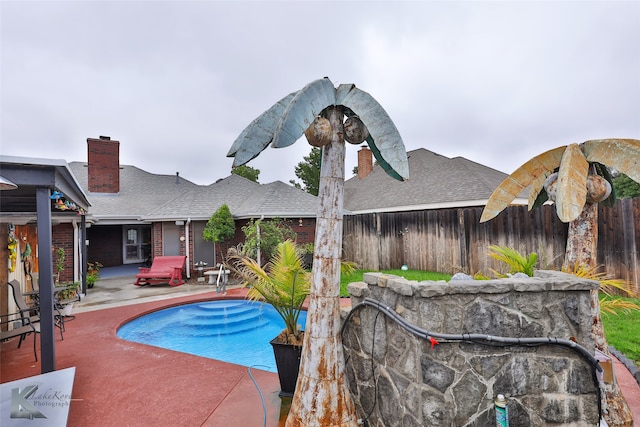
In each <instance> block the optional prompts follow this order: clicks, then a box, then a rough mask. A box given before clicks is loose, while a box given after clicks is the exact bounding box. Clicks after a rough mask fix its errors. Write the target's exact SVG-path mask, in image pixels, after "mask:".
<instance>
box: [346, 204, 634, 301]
mask: <svg viewBox="0 0 640 427" xmlns="http://www.w3.org/2000/svg"><path fill="white" fill-rule="evenodd" d="M482 209H483V207H473V208H453V209H437V210H424V211H410V212H395V213H394V212H391V213H369V214H358V215H345V217H344V223H343V224H344V233H343V250H344V257H345V259H346V260H349V261H354V262H356V263H357V264H358V265H359V266H360V267H361V268H363V269H368V270H384V269H390V268H400V267H401V266H402V265H407V266H409V268H412V269H419V270H429V271H439V272H443V273H450V274H453V273H457V272H464V273H467V274H475V273H478V272H481V273H484V274H488V273H489V272H490V269H495V270H498V271H500V270H501V268H502V267H503V266H502V265H501V264H500V263H499V262H497V261H495V260H494V259H493V258H491V257H489V255H488V252H489V246H490V245H498V246H508V247H511V248H514V249H517V250H518V251H520V253H522V254H529V253H531V252H535V253H537V254H538V258H539V264H538V266H539V267H540V268H545V269H553V270H560V269H561V267H562V262H563V261H564V252H565V246H566V242H567V224H564V223H562V222H561V221H560V220H559V219H558V216H557V215H556V213H555V206H554V205H545V206H542V207H541V208H539V209H534V210H532V211H528V210H527V207H526V206H512V207H509V208H508V209H506V210H505V211H504V212H502V213H501V214H500V215H498V216H497V217H496V218H494V219H493V220H491V221H488V222H485V223H483V224H480V222H479V220H480V216H481V214H482ZM598 218H599V225H598V263H599V264H601V265H603V266H604V271H606V273H607V274H609V275H611V276H614V277H616V278H619V279H624V280H627V281H629V282H631V283H632V284H633V285H634V286H635V289H636V291H640V198H636V199H624V200H618V202H617V203H616V205H615V206H614V207H613V208H607V207H603V206H600V208H599V214H598Z"/></svg>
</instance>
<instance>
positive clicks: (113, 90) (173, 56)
mask: <svg viewBox="0 0 640 427" xmlns="http://www.w3.org/2000/svg"><path fill="white" fill-rule="evenodd" d="M0 15H1V25H2V26H1V28H0V32H1V34H0V35H1V39H2V41H1V73H2V74H1V85H2V86H1V88H0V89H1V133H0V138H1V139H0V143H1V153H2V154H5V155H14V156H26V157H46V158H56V159H65V160H67V161H86V158H87V147H86V139H87V137H98V136H100V135H108V136H110V137H111V138H112V139H116V140H119V141H120V163H121V164H128V165H135V166H138V167H140V168H142V169H144V170H147V171H149V172H153V173H158V174H169V175H173V174H175V173H176V172H180V175H181V176H182V177H184V178H186V179H189V180H191V181H193V182H196V183H198V184H210V183H212V182H215V181H216V180H217V179H219V178H224V177H226V176H228V175H229V173H230V169H231V163H232V159H230V158H227V157H226V153H227V151H228V149H229V147H230V146H231V144H232V143H233V141H234V140H235V138H236V137H237V136H238V134H239V133H240V132H241V131H242V130H243V129H244V128H245V127H246V126H247V125H248V124H249V123H250V122H251V121H252V120H253V119H254V118H256V117H257V116H258V115H260V114H261V113H262V112H263V111H265V110H266V109H268V108H269V107H271V106H272V105H273V104H274V103H275V102H276V101H278V100H279V99H280V98H282V97H284V96H285V95H287V94H288V93H290V92H293V91H295V90H298V89H300V88H302V87H303V86H304V85H306V84H307V83H309V82H311V81H313V80H315V79H318V78H322V77H324V76H328V77H329V78H330V79H331V80H332V82H333V83H334V84H335V85H338V84H341V83H355V84H356V85H357V86H358V87H359V88H360V89H362V90H364V91H366V92H368V93H370V94H371V95H372V96H373V97H374V98H375V99H376V100H377V101H378V102H379V103H380V104H381V105H382V106H383V107H384V108H385V110H386V111H387V112H388V113H389V115H390V117H391V119H392V120H393V121H394V123H395V124H396V127H397V128H398V130H399V131H400V134H401V136H402V138H403V140H404V144H405V147H406V149H407V150H408V151H409V150H414V149H416V148H421V147H422V148H426V149H428V150H431V151H434V152H436V153H439V154H442V155H444V156H447V157H456V156H462V157H465V158H467V159H469V160H473V161H475V162H478V163H482V164H484V165H487V166H490V167H493V168H495V169H498V170H501V171H503V172H506V173H511V172H513V170H515V169H516V168H517V167H518V166H520V165H521V164H522V163H524V162H525V161H526V160H528V159H529V158H531V157H533V156H534V155H536V154H539V153H541V152H543V151H546V150H548V149H550V148H554V147H557V146H560V145H565V144H568V143H572V142H583V141H585V140H588V139H599V138H610V137H613V138H637V139H640V2H639V1H618V2H616V1H602V2H582V1H565V2H559V1H557V2H554V1H537V2H516V1H511V2H499V1H467V2H462V1H457V2H456V1H440V2H430V1H422V2H418V1H414V2H399V1H393V2H391V1H388V2H365V1H351V2H328V1H318V2H311V1H282V2H274V1H254V2H248V1H228V2H223V1H177V0H176V1H92V0H85V1H31V0H19V1H8V0H2V1H1V2H0ZM310 148H311V147H310V146H309V145H308V143H307V142H306V140H305V139H304V137H303V138H302V139H300V140H299V141H298V142H297V143H296V144H294V145H293V146H290V147H288V148H281V149H273V148H271V147H269V148H267V149H266V150H265V151H264V152H262V154H261V155H260V156H259V157H258V158H256V159H254V160H253V161H251V162H250V163H249V166H252V167H255V168H258V169H260V171H261V173H260V178H259V181H260V182H261V183H267V182H272V181H274V180H281V181H283V182H288V181H289V180H290V179H296V177H295V174H294V167H295V165H296V164H297V163H298V162H300V161H301V160H302V157H303V156H304V155H307V154H308V153H309V151H310ZM357 150H358V147H355V146H351V145H348V146H347V161H346V171H347V178H348V177H350V176H351V170H352V169H353V167H354V166H355V165H356V153H357ZM425 172H428V171H410V173H411V174H415V173H425Z"/></svg>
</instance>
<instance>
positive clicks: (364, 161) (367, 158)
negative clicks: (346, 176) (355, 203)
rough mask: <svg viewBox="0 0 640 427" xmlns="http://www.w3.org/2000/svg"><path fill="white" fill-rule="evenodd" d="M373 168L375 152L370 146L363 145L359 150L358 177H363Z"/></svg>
mask: <svg viewBox="0 0 640 427" xmlns="http://www.w3.org/2000/svg"><path fill="white" fill-rule="evenodd" d="M372 170H373V153H372V152H371V150H369V148H367V147H362V148H361V149H360V151H358V178H360V179H362V178H364V177H365V176H367V175H369V174H370V173H371V171H372Z"/></svg>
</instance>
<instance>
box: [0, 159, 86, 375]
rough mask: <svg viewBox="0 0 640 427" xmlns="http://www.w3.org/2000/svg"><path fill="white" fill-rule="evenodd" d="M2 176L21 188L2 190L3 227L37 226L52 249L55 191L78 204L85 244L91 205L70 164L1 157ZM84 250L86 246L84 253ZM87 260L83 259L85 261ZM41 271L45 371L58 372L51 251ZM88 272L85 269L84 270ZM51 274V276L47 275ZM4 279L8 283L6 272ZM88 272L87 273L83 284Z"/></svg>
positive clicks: (42, 258)
mask: <svg viewBox="0 0 640 427" xmlns="http://www.w3.org/2000/svg"><path fill="white" fill-rule="evenodd" d="M0 176H1V177H2V178H3V179H4V180H8V181H9V182H10V183H12V184H14V185H15V186H17V188H14V189H10V188H12V187H13V186H12V185H8V186H6V187H4V186H3V188H7V187H8V188H9V189H2V190H0V215H1V220H0V222H2V223H3V224H7V223H9V224H10V223H14V224H15V223H17V224H26V223H28V222H32V221H36V222H37V231H38V244H39V246H40V247H41V248H50V247H51V246H52V237H51V222H52V212H51V211H52V200H51V195H52V193H53V192H54V191H58V192H60V193H62V194H64V198H65V200H66V201H68V202H70V203H73V204H75V206H76V207H77V208H78V211H79V212H81V213H83V214H82V215H81V217H82V218H81V222H82V235H83V240H82V241H84V238H85V236H86V234H85V233H86V230H85V225H86V223H85V215H84V213H86V211H87V210H88V209H89V206H90V203H89V200H88V199H87V196H86V195H85V194H84V192H83V191H82V188H81V187H80V184H78V181H77V180H76V178H75V177H74V176H73V173H72V172H71V170H70V169H69V166H68V164H67V162H66V161H64V160H60V159H37V158H27V157H15V156H0ZM78 211H75V212H69V211H65V212H62V211H60V212H58V211H57V210H56V213H55V214H54V215H53V216H54V217H55V218H57V219H64V218H65V217H67V218H68V217H69V216H72V215H74V216H77V215H78ZM84 250H86V249H84V245H83V251H84ZM84 258H85V257H84V256H83V259H84ZM38 269H39V271H40V273H41V274H40V302H41V307H40V319H41V320H40V322H41V324H40V353H41V371H42V373H47V372H51V371H54V370H55V337H54V322H53V259H52V254H51V251H48V250H42V251H39V254H38ZM83 270H84V269H83ZM45 272H49V274H45ZM0 277H1V278H2V280H4V281H6V279H7V276H6V272H3V273H2V274H1V275H0ZM84 277H85V272H84V271H83V281H84Z"/></svg>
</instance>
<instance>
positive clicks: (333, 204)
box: [227, 78, 409, 426]
mask: <svg viewBox="0 0 640 427" xmlns="http://www.w3.org/2000/svg"><path fill="white" fill-rule="evenodd" d="M345 117H346V120H345ZM303 134H304V135H305V136H306V137H307V140H308V141H309V143H310V144H312V145H314V146H321V147H322V162H321V169H320V186H319V190H318V199H319V202H318V215H317V220H316V237H315V239H316V240H315V254H314V259H313V268H312V273H311V274H312V278H311V294H310V302H309V310H308V313H307V328H308V329H309V330H312V331H314V333H313V334H309V333H307V334H305V337H304V344H303V350H302V359H301V365H300V375H299V377H298V383H297V386H296V393H295V395H294V398H293V402H292V404H291V409H290V411H289V416H288V418H287V426H325V425H340V426H347V425H352V426H356V425H357V415H356V411H355V405H354V404H353V401H352V400H351V396H350V394H349V389H348V387H347V383H346V375H345V366H344V357H343V350H342V343H341V339H340V326H341V324H340V254H341V251H342V215H343V214H342V205H343V194H344V156H345V144H344V141H345V140H346V141H347V142H350V143H352V144H361V143H362V142H364V141H366V142H367V144H368V146H369V148H370V149H371V151H372V152H373V154H374V156H375V157H376V160H377V161H378V164H380V165H381V166H382V168H383V169H384V170H385V171H386V172H387V173H388V174H389V175H390V176H392V177H394V178H396V179H399V180H403V179H407V178H408V177H409V166H408V161H407V153H406V150H405V148H404V144H403V142H402V138H401V137H400V134H399V133H398V130H397V129H396V127H395V125H394V124H393V122H392V121H391V119H390V118H389V116H388V115H387V113H386V112H385V111H384V109H383V108H382V107H381V106H380V104H378V102H377V101H376V100H375V99H374V98H373V97H371V95H369V94H368V93H366V92H364V91H361V90H360V89H358V88H356V87H355V85H353V84H342V85H339V86H338V87H337V88H335V87H334V86H333V83H331V81H330V80H329V79H328V78H324V79H319V80H315V81H313V82H311V83H309V84H308V85H306V86H305V87H304V88H302V89H301V90H299V91H297V92H293V93H291V94H289V95H287V96H285V97H284V98H282V99H281V100H280V101H278V102H277V103H276V104H275V105H273V106H272V107H271V108H269V109H268V110H267V111H265V112H264V113H263V114H262V115H260V116H259V117H258V118H256V119H255V120H254V121H253V122H251V123H250V124H249V126H247V128H246V129H245V130H244V131H242V133H240V135H239V136H238V138H237V139H236V140H235V142H234V143H233V145H232V146H231V148H230V150H229V153H228V154H227V156H229V157H234V162H233V166H234V167H237V166H240V165H243V164H245V163H247V162H248V161H250V160H251V159H253V158H254V157H256V156H257V155H258V154H260V152H262V150H264V149H265V148H266V147H267V146H268V145H269V144H271V146H272V147H274V148H282V147H287V146H289V145H291V144H293V143H294V142H296V141H297V140H298V139H299V138H300V137H301V136H302V135H303Z"/></svg>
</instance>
